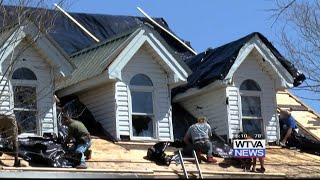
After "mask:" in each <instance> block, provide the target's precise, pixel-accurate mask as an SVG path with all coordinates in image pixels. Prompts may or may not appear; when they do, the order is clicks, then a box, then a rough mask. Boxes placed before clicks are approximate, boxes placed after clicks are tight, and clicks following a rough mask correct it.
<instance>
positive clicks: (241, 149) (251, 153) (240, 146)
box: [233, 139, 266, 158]
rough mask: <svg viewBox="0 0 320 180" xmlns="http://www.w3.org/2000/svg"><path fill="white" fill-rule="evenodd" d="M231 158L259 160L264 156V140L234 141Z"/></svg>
mask: <svg viewBox="0 0 320 180" xmlns="http://www.w3.org/2000/svg"><path fill="white" fill-rule="evenodd" d="M233 156H234V157H236V158H255V157H257V158H259V157H265V156H266V140H265V139H234V140H233Z"/></svg>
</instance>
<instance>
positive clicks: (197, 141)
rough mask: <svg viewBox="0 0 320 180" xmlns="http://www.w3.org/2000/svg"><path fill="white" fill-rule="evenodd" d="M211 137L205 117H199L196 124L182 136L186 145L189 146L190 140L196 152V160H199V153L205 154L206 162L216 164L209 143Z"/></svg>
mask: <svg viewBox="0 0 320 180" xmlns="http://www.w3.org/2000/svg"><path fill="white" fill-rule="evenodd" d="M211 136H212V131H211V127H210V125H209V124H208V123H207V122H206V119H205V117H199V118H198V119H197V123H195V124H193V125H192V126H190V127H189V129H188V131H187V133H186V134H185V136H184V142H185V143H186V144H190V138H191V140H192V146H193V149H194V150H195V151H196V153H197V156H198V158H199V159H200V157H201V153H206V154H207V162H210V163H216V162H217V160H216V159H214V158H213V157H212V143H211V141H210V137H211Z"/></svg>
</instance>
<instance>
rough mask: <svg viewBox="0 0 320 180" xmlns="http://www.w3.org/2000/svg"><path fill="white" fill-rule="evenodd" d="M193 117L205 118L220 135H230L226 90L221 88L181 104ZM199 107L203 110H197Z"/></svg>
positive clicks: (188, 99)
mask: <svg viewBox="0 0 320 180" xmlns="http://www.w3.org/2000/svg"><path fill="white" fill-rule="evenodd" d="M179 104H180V105H181V106H182V107H184V108H185V109H186V110H187V111H188V112H190V113H191V114H192V115H193V116H195V117H199V116H205V117H207V119H208V123H209V124H210V126H211V127H212V128H214V127H216V128H217V129H216V130H215V132H216V133H217V134H218V135H228V116H227V104H226V89H225V88H220V89H217V90H212V91H209V92H206V93H203V94H201V95H195V96H192V97H189V98H187V99H185V100H183V101H182V102H180V103H179ZM197 106H199V107H202V109H197Z"/></svg>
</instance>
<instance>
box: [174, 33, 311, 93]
mask: <svg viewBox="0 0 320 180" xmlns="http://www.w3.org/2000/svg"><path fill="white" fill-rule="evenodd" d="M254 36H258V37H259V38H260V39H261V41H262V42H263V43H264V44H265V45H266V46H267V47H268V48H269V49H270V51H271V52H272V53H273V55H274V56H275V57H276V58H277V59H278V60H279V61H280V63H281V64H282V65H283V67H284V68H285V69H286V70H287V71H288V72H289V73H290V74H291V76H292V77H293V79H294V83H293V85H294V86H298V85H300V84H301V83H302V82H303V81H304V80H305V76H304V75H303V74H302V73H300V72H299V71H298V70H297V69H296V68H295V67H294V65H293V64H292V63H291V62H290V61H288V60H287V59H285V58H284V57H283V56H282V55H281V54H280V52H279V51H278V50H277V49H276V48H275V47H274V46H273V45H272V44H271V42H269V41H268V40H267V38H266V37H264V36H263V35H262V34H261V33H258V32H254V33H251V34H249V35H247V36H245V37H243V38H240V39H238V40H236V41H233V42H230V43H228V44H225V45H223V46H220V47H217V48H214V49H210V48H209V49H208V50H207V51H205V52H202V53H200V54H198V55H196V56H193V57H191V58H189V59H186V60H185V62H186V64H187V65H188V66H189V68H190V69H191V70H192V72H193V73H192V74H191V75H190V76H189V77H188V84H187V85H185V86H181V87H178V88H176V89H174V92H173V93H174V94H177V93H179V92H184V91H186V90H187V89H189V88H202V87H204V86H206V85H208V84H210V83H212V82H214V81H216V80H223V79H224V78H225V77H226V75H227V74H228V72H229V70H230V68H231V66H232V65H233V63H234V62H235V60H236V58H237V56H238V54H239V51H240V49H241V48H242V47H243V46H244V45H245V44H246V43H247V42H249V41H250V40H251V39H252V38H253V37H254Z"/></svg>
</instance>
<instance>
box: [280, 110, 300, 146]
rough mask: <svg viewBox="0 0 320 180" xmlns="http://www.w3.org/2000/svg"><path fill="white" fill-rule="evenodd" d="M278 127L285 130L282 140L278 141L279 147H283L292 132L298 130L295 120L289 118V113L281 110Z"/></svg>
mask: <svg viewBox="0 0 320 180" xmlns="http://www.w3.org/2000/svg"><path fill="white" fill-rule="evenodd" d="M279 120H280V126H281V127H282V129H284V130H286V131H285V133H284V134H283V136H284V137H283V139H282V140H281V141H280V145H281V146H285V145H286V142H287V140H288V138H289V137H290V136H291V134H292V131H293V130H296V129H297V128H298V126H297V123H296V120H295V119H294V118H293V117H292V116H291V113H290V111H288V110H281V111H280V118H279Z"/></svg>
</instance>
